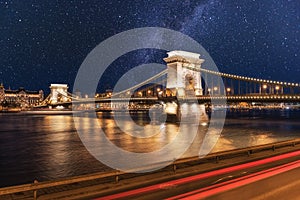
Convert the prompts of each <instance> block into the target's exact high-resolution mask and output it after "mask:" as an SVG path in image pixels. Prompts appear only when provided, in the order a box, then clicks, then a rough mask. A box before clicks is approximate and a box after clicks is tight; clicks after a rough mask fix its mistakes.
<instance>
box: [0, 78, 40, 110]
mask: <svg viewBox="0 0 300 200" xmlns="http://www.w3.org/2000/svg"><path fill="white" fill-rule="evenodd" d="M43 99H44V92H43V90H40V91H29V90H25V89H24V88H23V87H20V88H19V89H18V90H11V89H10V88H9V89H5V88H4V86H3V84H2V83H1V85H0V105H1V107H18V108H21V109H26V108H30V107H32V106H34V105H36V104H38V103H39V102H41V101H42V100H43Z"/></svg>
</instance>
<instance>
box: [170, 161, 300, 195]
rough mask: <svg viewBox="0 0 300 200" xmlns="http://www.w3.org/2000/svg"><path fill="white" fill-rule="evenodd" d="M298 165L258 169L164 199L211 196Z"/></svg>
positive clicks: (299, 163) (292, 163)
mask: <svg viewBox="0 0 300 200" xmlns="http://www.w3.org/2000/svg"><path fill="white" fill-rule="evenodd" d="M298 167H300V161H299V160H298V161H295V162H291V163H288V164H285V165H281V166H277V167H274V168H271V169H267V170H264V171H260V172H257V173H254V174H250V175H247V176H243V177H240V178H236V179H233V180H230V181H226V182H223V183H219V184H216V185H212V186H209V187H205V188H201V189H199V190H194V191H191V192H188V193H185V194H181V195H177V196H174V197H171V198H168V199H166V200H175V199H182V200H196V199H203V198H207V197H209V196H213V195H215V194H218V193H221V192H225V191H228V190H232V189H234V188H237V187H241V186H244V185H247V184H250V183H254V182H257V181H260V180H262V179H266V178H269V177H271V176H275V175H278V174H281V173H284V172H287V171H290V170H292V169H296V168H298Z"/></svg>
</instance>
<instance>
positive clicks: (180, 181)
mask: <svg viewBox="0 0 300 200" xmlns="http://www.w3.org/2000/svg"><path fill="white" fill-rule="evenodd" d="M299 155H300V150H299V151H295V152H291V153H286V154H282V155H278V156H274V157H270V158H265V159H262V160H258V161H253V162H249V163H245V164H240V165H236V166H232V167H227V168H223V169H218V170H214V171H210V172H206V173H202V174H198V175H194V176H189V177H185V178H181V179H176V180H172V181H168V182H164V183H160V184H155V185H152V186H148V187H143V188H139V189H134V190H130V191H126V192H121V193H118V194H113V195H108V196H105V197H100V198H96V199H95V200H109V199H119V198H125V197H130V196H135V195H141V194H143V193H149V192H154V191H157V190H161V189H163V188H164V187H165V185H172V186H176V185H183V184H186V183H190V182H194V181H198V180H201V179H205V178H209V177H213V176H217V175H222V174H226V173H230V172H234V171H238V170H243V169H247V168H251V167H256V166H259V165H263V164H267V163H271V162H276V161H279V160H283V159H287V158H291V157H295V156H299Z"/></svg>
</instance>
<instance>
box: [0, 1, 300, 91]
mask: <svg viewBox="0 0 300 200" xmlns="http://www.w3.org/2000/svg"><path fill="white" fill-rule="evenodd" d="M299 7H300V1H298V0H274V1H269V0H240V1H222V0H207V1H192V0H185V1H182V0H172V1H163V0H152V1H146V0H139V1H137V0H136V1H104V0H102V1H98V0H97V1H96V0H90V1H75V0H74V1H72V0H71V1H55V0H44V1H35V0H26V1H24V0H14V1H13V0H7V1H2V0H0V36H1V37H0V81H2V82H3V83H4V85H5V86H6V87H8V86H11V88H18V87H21V86H24V87H26V88H28V89H36V90H37V89H46V91H47V88H48V86H49V84H50V83H54V82H55V83H67V84H69V85H70V86H72V84H73V82H74V79H75V76H76V73H77V70H78V69H79V67H80V65H81V63H82V61H83V60H84V58H85V57H86V56H87V54H88V53H89V52H90V51H91V50H92V49H93V48H94V47H95V46H97V45H98V44H99V43H100V42H102V41H103V40H105V39H107V38H109V37H110V36H113V35H114V34H116V33H120V32H122V31H125V30H129V29H133V28H138V27H146V26H158V27H165V28H170V29H173V30H177V31H180V32H182V33H185V34H187V35H189V36H190V37H192V38H194V39H195V40H196V41H198V42H199V43H200V44H202V46H203V47H204V48H205V49H206V50H207V51H208V52H209V53H210V55H211V56H212V58H213V59H214V60H215V62H216V64H217V66H218V68H219V70H220V71H223V72H227V73H233V74H238V75H245V76H253V77H258V78H267V79H274V80H282V81H291V82H300V79H299V72H300V67H299V63H300V59H299V49H300V48H299V47H300V42H299V40H300V38H299V35H300V34H299V30H300V9H299ZM164 53H165V52H153V51H151V50H142V51H140V52H133V53H132V54H130V55H127V56H124V57H122V58H120V59H119V61H117V62H116V63H114V65H113V67H112V68H111V69H110V70H108V72H107V73H106V76H105V77H104V79H103V80H102V81H103V82H102V83H100V84H99V85H100V89H104V88H105V87H111V84H113V83H114V82H115V81H116V80H115V79H117V78H118V77H120V73H124V72H125V71H126V70H129V69H130V68H131V67H134V66H135V65H138V64H142V63H147V62H153V61H155V62H161V59H162V57H164V56H165V55H164Z"/></svg>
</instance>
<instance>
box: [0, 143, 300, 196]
mask: <svg viewBox="0 0 300 200" xmlns="http://www.w3.org/2000/svg"><path fill="white" fill-rule="evenodd" d="M298 144H300V139H294V140H288V141H282V142H276V143H271V144H264V145H258V146H253V147H246V148H241V149H235V150H228V151H222V152H216V153H211V154H208V155H205V156H203V157H199V156H195V157H190V158H182V159H179V160H176V161H174V162H173V161H166V162H162V163H157V164H156V165H157V166H162V164H164V163H170V162H171V163H172V166H173V167H172V170H173V171H174V173H175V172H176V169H177V166H178V165H181V164H184V163H189V162H197V161H201V160H209V159H214V160H215V162H216V163H218V161H219V160H220V159H226V158H227V157H230V155H231V156H233V155H238V154H241V155H248V156H250V155H251V154H253V153H255V152H258V151H263V150H273V151H275V150H276V149H277V148H280V147H287V146H293V147H295V146H296V145H298ZM153 167H155V165H152V166H143V167H141V168H139V169H133V170H132V172H134V171H142V170H147V169H151V168H153ZM125 174H128V172H127V173H125V172H121V171H118V170H113V171H109V172H101V173H94V174H90V175H82V176H76V177H72V178H64V179H61V180H56V181H45V182H37V181H34V183H30V184H23V185H18V186H10V187H4V188H0V195H8V194H15V193H21V192H28V191H33V197H34V199H35V200H36V199H37V191H38V190H42V189H48V188H51V187H57V186H63V185H70V184H74V183H82V182H86V181H93V180H98V179H104V178H113V179H114V181H115V182H118V181H119V176H120V175H125Z"/></svg>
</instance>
